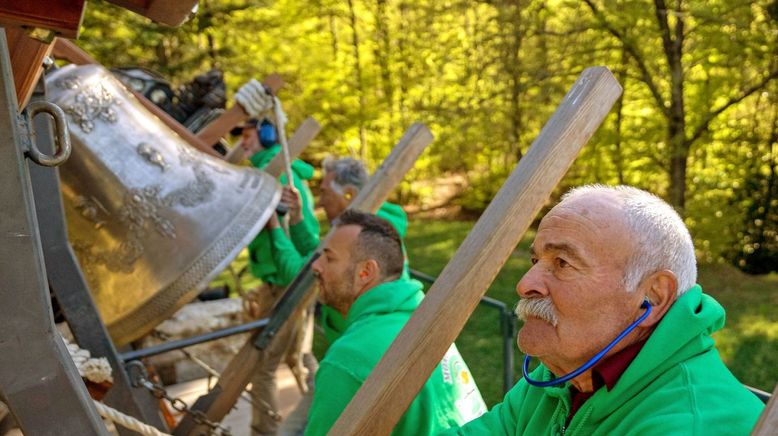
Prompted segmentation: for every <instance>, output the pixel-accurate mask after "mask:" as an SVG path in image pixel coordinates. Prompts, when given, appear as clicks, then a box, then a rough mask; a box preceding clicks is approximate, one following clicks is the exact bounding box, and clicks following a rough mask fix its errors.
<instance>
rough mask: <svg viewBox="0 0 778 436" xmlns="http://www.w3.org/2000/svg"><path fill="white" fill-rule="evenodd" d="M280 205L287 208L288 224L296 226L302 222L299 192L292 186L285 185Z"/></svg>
mask: <svg viewBox="0 0 778 436" xmlns="http://www.w3.org/2000/svg"><path fill="white" fill-rule="evenodd" d="M281 203H284V204H285V205H286V207H288V208H289V223H290V224H297V223H299V222H300V221H302V220H303V202H302V198H301V197H300V191H298V190H297V189H296V188H295V187H294V186H289V185H285V186H284V189H283V191H281Z"/></svg>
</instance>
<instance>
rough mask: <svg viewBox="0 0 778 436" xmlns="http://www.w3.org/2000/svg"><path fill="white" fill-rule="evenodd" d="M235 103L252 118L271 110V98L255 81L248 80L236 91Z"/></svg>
mask: <svg viewBox="0 0 778 436" xmlns="http://www.w3.org/2000/svg"><path fill="white" fill-rule="evenodd" d="M235 101H236V102H237V103H238V104H239V105H240V106H241V107H242V108H243V110H245V111H246V113H247V114H249V115H251V116H252V117H254V118H258V117H259V116H260V115H261V114H262V113H264V112H267V111H269V110H271V109H272V108H273V96H272V95H271V94H270V93H269V92H268V90H267V89H266V88H265V86H264V85H262V84H261V83H259V82H258V81H257V80H256V79H251V80H249V81H248V82H246V84H244V85H243V86H241V87H240V89H238V93H237V94H235Z"/></svg>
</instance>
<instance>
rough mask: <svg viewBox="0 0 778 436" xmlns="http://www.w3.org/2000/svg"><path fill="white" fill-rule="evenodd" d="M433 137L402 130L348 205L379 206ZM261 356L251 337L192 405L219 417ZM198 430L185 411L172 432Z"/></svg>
mask: <svg viewBox="0 0 778 436" xmlns="http://www.w3.org/2000/svg"><path fill="white" fill-rule="evenodd" d="M432 139H433V138H432V133H430V131H429V129H428V128H427V126H425V125H424V124H420V123H414V124H413V125H412V126H411V127H410V128H409V129H408V131H407V132H405V135H404V136H403V137H402V139H400V142H399V143H398V144H397V145H396V146H395V147H394V149H392V152H391V153H390V154H389V156H388V157H387V158H386V160H384V163H383V164H382V165H381V167H380V168H378V170H376V172H375V174H373V176H372V177H371V178H370V180H369V181H368V183H367V185H365V186H364V187H363V188H362V189H361V190H360V191H359V194H358V195H357V196H356V197H355V198H354V200H353V201H352V202H351V205H350V206H349V208H353V209H358V210H362V211H369V212H375V211H376V210H378V208H379V207H380V206H381V204H382V203H383V202H384V201H385V200H386V198H387V197H388V196H389V193H390V192H391V191H392V189H393V188H394V186H395V185H397V183H399V181H400V180H402V179H403V177H405V174H406V173H407V172H408V170H410V169H411V167H413V164H414V163H415V162H416V159H417V158H418V157H419V155H420V154H421V152H422V151H424V149H425V148H426V147H427V145H428V144H429V143H430V142H432ZM331 234H332V230H330V233H328V234H327V236H326V237H325V238H324V239H322V242H321V243H320V244H319V247H318V248H317V249H316V253H321V251H322V249H323V247H324V244H325V241H326V240H327V239H328V238H329V237H330V235H331ZM314 255H315V254H314ZM306 273H310V272H309V271H307V270H303V271H300V273H298V274H297V275H298V277H299V276H301V275H303V274H306ZM295 280H297V279H295ZM303 300H305V299H303ZM299 307H300V306H298V309H299ZM262 356H263V355H262V353H261V352H260V350H258V349H257V348H256V347H255V346H254V338H253V337H252V338H250V339H249V340H248V341H246V343H245V344H244V345H243V347H242V348H241V349H240V351H238V354H237V355H236V356H235V357H234V358H233V359H232V360H230V362H229V364H227V367H226V368H225V369H224V371H222V376H221V377H220V378H219V381H218V382H217V383H216V385H215V386H214V387H213V389H212V390H211V391H210V392H209V393H208V394H206V395H203V396H202V397H200V398H198V399H197V402H196V403H195V404H194V405H193V406H192V407H191V408H192V409H193V410H199V411H201V412H203V413H205V414H206V416H207V417H208V419H209V420H211V421H221V420H222V419H223V418H224V416H225V415H227V413H229V411H230V410H231V409H232V407H233V405H234V404H235V402H236V401H237V400H238V397H240V394H241V392H243V389H244V388H245V387H246V385H247V384H248V383H249V380H250V379H251V374H253V372H254V371H255V369H254V368H255V367H256V365H257V364H258V363H259V362H260V359H261V358H262ZM201 430H204V428H199V427H198V426H197V425H196V424H195V423H194V420H193V419H191V417H190V416H189V415H187V416H185V417H184V418H183V419H182V420H181V422H180V423H179V425H178V427H176V428H175V430H174V431H173V434H174V435H195V434H200V433H198V432H199V431H201Z"/></svg>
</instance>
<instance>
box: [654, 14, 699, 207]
mask: <svg viewBox="0 0 778 436" xmlns="http://www.w3.org/2000/svg"><path fill="white" fill-rule="evenodd" d="M682 3H683V2H682V0H678V3H677V4H676V7H675V10H674V12H675V13H674V14H673V15H674V19H675V26H674V28H673V29H672V30H671V29H670V22H669V19H668V18H669V14H668V9H667V5H665V2H664V0H654V6H655V8H654V12H655V14H656V20H657V23H658V24H659V29H660V31H661V35H662V48H663V49H664V54H665V58H666V60H667V66H668V69H669V71H670V110H669V116H668V119H667V133H668V135H667V142H668V145H669V147H670V150H671V151H670V153H671V154H670V204H672V205H673V207H675V208H676V209H677V210H678V212H679V213H681V214H683V210H684V206H685V205H686V166H687V165H688V159H689V149H690V147H689V145H690V144H689V143H688V142H687V140H686V112H685V111H686V109H685V107H684V95H683V81H684V75H683V65H682V63H681V56H682V54H683V40H684V33H683V32H684V22H683V16H682V6H681V5H682Z"/></svg>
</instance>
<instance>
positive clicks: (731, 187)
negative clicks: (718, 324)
mask: <svg viewBox="0 0 778 436" xmlns="http://www.w3.org/2000/svg"><path fill="white" fill-rule="evenodd" d="M78 43H79V45H81V46H82V47H83V48H85V49H86V50H87V51H88V52H89V53H90V54H91V55H92V56H94V57H95V58H97V59H98V60H99V61H100V62H102V63H103V64H104V65H106V66H108V67H115V66H130V65H137V66H142V67H146V68H149V69H151V70H154V71H157V72H159V73H160V74H162V75H163V76H164V77H166V78H167V79H168V80H170V81H171V82H172V83H173V84H174V85H181V84H183V83H185V82H187V81H189V80H191V79H192V78H193V77H194V76H195V75H196V74H199V73H203V72H205V71H207V70H208V69H210V68H213V67H217V68H220V69H221V70H222V71H224V74H225V80H226V83H227V88H228V94H229V95H230V96H231V95H232V94H233V93H234V92H235V91H236V90H237V88H238V87H239V86H240V85H241V84H243V83H245V82H246V81H247V80H248V79H250V78H252V77H256V78H262V77H263V76H265V75H267V74H269V73H271V72H278V73H280V74H281V75H282V76H283V78H284V80H285V81H286V84H285V86H284V88H283V90H282V91H281V93H280V98H281V99H282V101H283V102H284V108H285V110H286V112H287V114H288V116H289V118H290V128H289V133H291V131H293V130H294V128H295V126H296V125H298V124H299V123H300V122H301V121H302V120H303V119H304V118H305V117H307V116H314V117H315V118H316V119H317V120H319V122H320V123H321V124H322V125H323V127H324V128H323V130H322V132H321V133H320V134H319V136H318V137H317V139H316V140H315V141H314V142H313V144H312V145H311V146H310V147H309V149H308V150H306V152H305V154H304V156H303V157H304V158H305V159H306V160H308V161H310V162H313V163H315V164H316V163H318V162H319V161H320V160H321V159H322V158H323V157H324V156H325V155H327V154H339V155H344V154H349V155H352V156H355V157H360V158H362V159H365V160H366V161H367V162H368V163H369V165H370V167H371V168H375V167H376V166H377V165H379V164H380V163H381V161H382V160H383V158H384V157H385V156H386V155H387V154H388V152H389V150H390V149H391V147H392V146H393V145H394V144H395V143H396V142H397V140H398V139H399V137H400V136H401V135H402V133H403V131H404V130H405V129H406V128H407V127H408V126H410V124H411V123H412V122H414V121H421V122H424V123H426V124H427V125H428V126H429V127H430V128H431V130H432V131H433V133H434V135H435V138H436V139H435V141H434V143H433V145H431V146H430V147H429V149H428V150H427V151H426V152H425V153H424V155H423V156H422V157H421V158H420V159H419V160H418V162H417V163H416V166H415V168H414V169H413V170H412V171H411V173H410V174H409V176H408V177H407V178H406V181H405V182H403V184H402V186H401V187H400V189H399V190H398V191H397V192H396V193H395V198H394V199H395V200H397V201H398V202H400V203H401V204H403V205H404V206H406V207H407V208H408V210H410V211H417V212H419V213H420V215H422V214H423V213H424V212H426V213H427V216H435V217H437V218H441V217H443V218H459V219H461V218H463V217H464V218H472V217H475V216H477V215H478V214H479V213H480V212H481V211H483V209H484V208H485V207H486V205H488V203H489V201H490V200H491V198H492V197H493V195H494V193H496V191H497V190H498V189H499V188H500V186H501V185H502V182H503V181H504V180H505V179H506V178H507V176H508V174H509V173H510V171H511V170H512V169H513V168H514V167H515V165H516V163H517V162H518V161H519V160H520V159H521V157H522V156H523V155H524V154H525V153H526V152H527V150H528V148H529V146H530V144H531V143H532V141H533V140H534V138H535V137H536V136H537V134H538V132H539V131H540V129H541V128H542V126H543V125H544V123H545V122H546V121H547V120H548V119H549V117H550V116H551V114H552V113H553V111H554V110H555V108H556V106H557V105H558V104H559V102H560V101H561V99H562V97H563V96H564V94H565V93H566V91H567V90H568V89H569V87H570V86H571V85H572V83H573V82H574V81H575V79H576V77H577V76H578V74H580V72H581V71H582V70H583V69H584V68H586V67H589V66H594V65H605V66H608V67H609V68H610V69H611V70H612V71H613V73H614V74H615V76H616V77H617V79H618V80H619V82H620V83H621V84H622V86H623V87H624V93H623V95H622V97H621V98H620V99H619V100H618V101H617V103H616V104H615V106H614V108H613V109H612V111H611V112H610V114H609V116H608V117H607V119H606V120H605V122H604V123H603V125H602V126H601V128H600V129H599V131H598V132H597V133H596V134H595V136H594V137H593V138H592V139H591V140H590V141H589V143H588V144H587V145H586V147H585V148H584V149H583V151H582V153H581V155H580V156H579V157H578V159H577V160H576V162H575V164H574V165H573V167H572V168H571V170H570V171H569V172H568V174H567V176H566V177H565V178H564V180H563V181H562V183H561V184H560V185H559V187H558V188H557V191H556V193H555V196H558V195H559V194H561V193H562V192H564V191H565V190H566V189H567V188H568V187H570V186H574V185H578V184H581V183H591V182H598V183H606V184H616V183H626V184H630V185H635V186H638V187H641V188H644V189H647V190H649V191H651V192H654V193H656V194H658V195H660V196H661V197H663V198H665V199H666V200H667V201H669V202H670V203H671V204H672V205H673V206H674V207H675V208H676V209H677V210H678V211H679V212H680V213H681V214H682V216H683V217H684V219H685V221H686V224H687V225H688V226H689V228H690V230H691V232H692V235H693V237H694V240H695V245H696V247H697V249H698V252H697V255H698V261H699V262H700V264H701V265H702V267H703V268H705V267H706V265H722V264H732V265H736V266H737V267H739V268H741V269H742V270H744V271H746V272H749V273H752V274H766V273H769V272H770V271H778V177H777V176H778V175H777V174H776V172H777V167H778V0H758V1H744V0H675V1H670V0H548V1H540V0H492V1H464V0H451V1H437V0H415V1H409V0H342V1H335V0H317V1H300V0H279V1H262V0H259V1H247V0H218V1H217V0H200V5H199V10H198V12H197V14H196V15H195V16H194V17H193V18H192V19H191V20H190V21H188V22H187V23H186V24H184V25H183V26H181V27H179V28H176V29H170V28H165V27H162V26H158V25H155V24H153V23H151V22H149V21H148V20H146V19H144V18H141V17H139V16H138V15H135V14H132V13H130V12H128V11H126V10H123V9H120V8H118V7H114V6H112V5H110V4H107V3H104V2H102V1H100V0H94V1H90V3H89V7H88V8H87V11H86V15H85V17H84V22H83V30H82V33H81V37H80V39H79V41H78ZM446 234H447V233H446V232H441V235H442V237H445V235H446ZM413 251H414V250H413V249H411V252H412V253H413ZM452 252H453V251H452ZM444 254H445V253H444ZM449 256H450V253H449ZM417 257H418V258H424V255H423V254H421V253H420V254H418V255H417ZM445 260H446V259H440V260H439V261H436V262H441V261H442V262H443V264H445ZM412 266H413V265H412ZM430 272H437V271H430ZM769 277H771V278H770V279H769V280H766V281H763V282H760V283H762V285H760V286H761V287H762V288H764V287H765V286H769V287H771V289H763V290H762V292H763V293H764V294H767V295H768V299H767V300H763V298H764V296H765V295H764V294H763V295H762V296H761V297H760V298H761V300H760V301H763V302H764V303H765V304H766V305H767V306H765V307H772V309H769V311H770V312H769V313H770V314H769V315H768V319H767V321H769V322H768V327H767V328H768V330H769V337H770V338H771V341H772V343H775V340H776V339H778V319H776V316H775V307H776V306H775V304H777V303H778V302H776V299H778V292H777V291H778V289H776V288H778V280H776V274H775V273H773V274H771V275H770V276H769ZM514 283H515V282H514ZM757 288H759V287H757ZM754 292H760V291H759V289H757V290H756V291H754ZM513 301H515V299H514V300H511V304H512V302H513ZM760 304H761V303H760ZM773 336H774V337H773ZM776 354H778V351H775V350H773V352H771V354H770V356H772V358H774V357H776ZM773 361H774V360H773ZM772 366H773V367H774V365H772ZM771 373H772V375H765V376H764V379H760V384H762V386H763V388H765V389H771V388H772V385H773V384H774V383H775V381H777V380H778V373H775V372H774V371H772V372H771ZM479 380H480V379H479ZM762 380H767V381H769V380H772V383H769V384H768V383H766V382H764V381H762Z"/></svg>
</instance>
